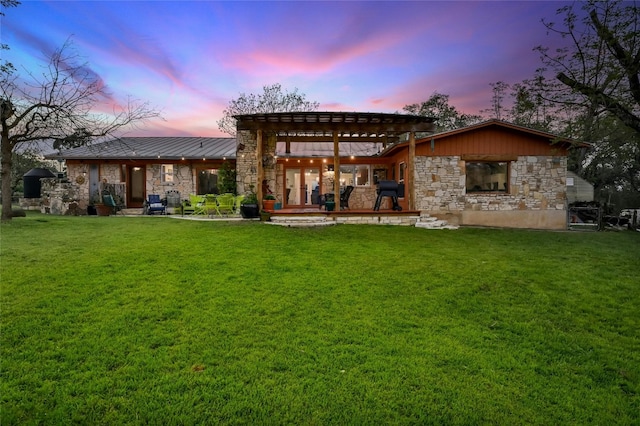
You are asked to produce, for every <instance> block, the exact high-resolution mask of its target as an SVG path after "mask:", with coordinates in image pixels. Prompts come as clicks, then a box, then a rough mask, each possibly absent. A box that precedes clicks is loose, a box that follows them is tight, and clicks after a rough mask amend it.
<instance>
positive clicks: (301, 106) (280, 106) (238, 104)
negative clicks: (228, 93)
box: [218, 83, 320, 136]
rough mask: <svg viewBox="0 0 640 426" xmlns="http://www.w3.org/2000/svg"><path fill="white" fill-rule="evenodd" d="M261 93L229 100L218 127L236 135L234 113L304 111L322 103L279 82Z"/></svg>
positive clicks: (313, 108) (243, 94)
mask: <svg viewBox="0 0 640 426" xmlns="http://www.w3.org/2000/svg"><path fill="white" fill-rule="evenodd" d="M262 89H263V92H262V93H261V94H257V95H256V94H253V93H251V94H248V95H247V94H245V93H241V94H240V96H239V97H238V98H237V99H233V100H231V101H230V102H229V106H227V108H225V110H224V111H223V112H222V115H223V117H222V118H221V119H220V120H219V121H218V128H219V129H220V130H222V131H223V132H225V133H227V134H229V135H232V136H235V134H236V119H235V118H233V116H234V115H243V114H258V113H264V114H267V113H272V112H302V111H315V110H317V109H318V107H319V106H320V104H319V103H318V102H311V101H308V100H307V98H306V95H304V94H303V93H300V92H298V89H293V91H292V92H289V91H284V92H283V90H282V86H281V85H280V84H279V83H276V84H272V85H270V86H264V87H263V88H262Z"/></svg>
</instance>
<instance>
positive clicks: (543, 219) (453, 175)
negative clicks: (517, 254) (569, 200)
mask: <svg viewBox="0 0 640 426" xmlns="http://www.w3.org/2000/svg"><path fill="white" fill-rule="evenodd" d="M415 160H416V161H415V189H416V208H417V209H419V210H421V211H424V212H427V213H429V214H431V215H434V216H438V217H444V218H446V219H447V220H450V221H451V218H452V217H453V218H454V222H455V221H458V223H460V224H463V225H486V226H498V225H503V226H504V225H507V226H509V225H513V226H514V227H534V228H535V227H543V228H553V229H561V228H565V227H566V173H567V172H566V170H567V160H566V157H552V156H519V157H518V158H517V160H516V161H512V162H510V165H509V192H508V193H500V192H494V193H491V192H490V193H470V194H467V193H466V183H465V161H463V160H461V158H460V157H458V156H450V157H426V156H421V157H416V159H415ZM489 212H493V213H494V214H492V215H490V214H487V213H489ZM505 212H512V213H505ZM500 213H504V214H500Z"/></svg>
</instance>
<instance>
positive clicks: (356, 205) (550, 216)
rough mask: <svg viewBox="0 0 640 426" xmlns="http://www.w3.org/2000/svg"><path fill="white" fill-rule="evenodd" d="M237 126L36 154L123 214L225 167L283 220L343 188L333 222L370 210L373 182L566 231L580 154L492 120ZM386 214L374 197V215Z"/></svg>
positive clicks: (463, 219)
mask: <svg viewBox="0 0 640 426" xmlns="http://www.w3.org/2000/svg"><path fill="white" fill-rule="evenodd" d="M236 119H237V121H238V134H237V137H236V138H174V137H170V138H121V139H115V140H113V141H109V142H106V143H104V144H97V145H94V146H92V147H85V148H76V149H73V150H69V151H64V152H61V153H57V154H52V155H49V156H47V157H48V158H51V159H64V160H65V161H66V162H67V171H68V178H69V180H70V182H71V183H73V184H74V185H76V186H78V187H79V188H80V189H79V194H80V196H79V198H80V199H82V200H85V202H88V199H89V197H90V194H91V192H92V191H93V190H95V189H96V188H97V185H98V184H99V182H103V181H106V182H114V183H118V184H121V185H123V187H124V188H125V189H124V192H125V194H126V204H127V207H129V208H131V207H140V206H141V205H142V202H143V201H144V199H145V197H146V194H148V193H158V194H161V196H164V195H165V194H167V193H168V192H169V191H174V192H178V193H179V194H180V197H181V198H182V199H185V198H188V194H189V193H198V194H204V193H215V192H217V188H216V176H217V174H218V172H219V169H220V167H222V164H223V163H224V162H228V163H229V164H231V165H233V166H234V167H235V170H236V173H237V180H236V183H237V190H238V193H245V192H247V191H249V190H253V191H255V192H257V193H258V194H259V195H260V196H262V195H263V194H262V193H263V192H264V191H271V192H273V193H274V194H275V195H276V198H277V199H278V200H279V201H280V204H281V205H282V208H283V211H282V212H283V213H284V212H285V211H291V212H293V211H296V210H297V211H300V210H311V209H316V210H317V209H318V208H319V206H320V201H319V200H320V196H321V195H323V194H327V193H338V191H340V190H341V188H344V187H346V186H352V187H353V191H352V193H351V197H350V199H349V210H348V211H347V212H346V213H344V214H348V213H349V211H351V212H354V213H355V212H363V211H371V210H373V208H374V204H375V202H376V198H377V192H376V184H377V183H378V182H379V181H380V180H394V181H397V182H399V183H401V184H403V186H404V188H405V189H404V194H401V197H400V198H399V205H400V207H402V209H403V211H404V212H413V213H414V214H416V215H420V214H429V215H432V216H435V217H437V218H442V219H446V220H448V221H449V222H452V223H454V224H459V225H471V226H498V227H515V228H539V229H566V227H567V189H566V184H567V155H568V152H569V149H571V148H573V147H575V146H581V147H585V146H587V145H586V144H584V143H576V142H575V141H571V140H567V139H561V138H558V137H557V136H555V135H552V134H549V133H545V132H541V131H538V130H533V129H529V128H525V127H521V126H517V125H514V124H511V123H506V122H503V121H499V120H489V121H486V122H482V123H479V124H476V125H472V126H468V127H465V128H461V129H456V130H453V131H447V132H442V133H437V134H433V133H432V131H433V121H434V120H433V119H432V118H428V117H417V116H408V115H402V114H377V113H333V112H302V113H274V114H251V115H244V116H238V117H236ZM260 198H261V197H260ZM390 207H391V205H390V202H389V200H384V202H383V205H382V209H381V210H385V209H389V208H390ZM338 210H339V208H338Z"/></svg>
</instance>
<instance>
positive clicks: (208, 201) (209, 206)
mask: <svg viewBox="0 0 640 426" xmlns="http://www.w3.org/2000/svg"><path fill="white" fill-rule="evenodd" d="M217 198H218V197H217V196H216V195H214V194H207V195H205V196H204V211H205V213H204V214H208V215H213V214H215V213H216V212H217V210H218V201H217Z"/></svg>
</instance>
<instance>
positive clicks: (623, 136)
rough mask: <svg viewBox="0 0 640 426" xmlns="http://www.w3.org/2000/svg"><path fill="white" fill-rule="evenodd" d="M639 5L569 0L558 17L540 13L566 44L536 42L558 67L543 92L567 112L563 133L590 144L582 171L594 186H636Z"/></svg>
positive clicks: (639, 178)
mask: <svg viewBox="0 0 640 426" xmlns="http://www.w3.org/2000/svg"><path fill="white" fill-rule="evenodd" d="M639 10H640V9H639V7H638V6H637V4H636V3H635V2H623V1H618V0H611V1H594V0H592V1H588V2H583V3H574V4H571V5H569V6H566V7H563V8H561V9H559V10H558V14H559V15H562V16H563V20H562V24H561V25H556V24H555V23H553V22H549V21H543V23H544V24H545V26H546V28H547V30H548V32H549V33H550V34H556V35H559V36H560V37H561V39H562V40H565V41H566V42H567V44H566V46H564V47H562V48H560V49H556V50H550V49H549V48H546V47H537V48H536V50H538V52H540V54H541V59H542V61H543V63H544V65H545V67H546V69H547V70H549V71H551V72H553V73H554V74H555V77H556V81H555V84H554V83H553V82H550V84H549V85H548V86H547V88H546V91H545V93H544V97H545V99H547V100H549V101H552V102H554V103H555V104H556V105H559V106H561V107H562V108H564V111H565V112H567V114H566V116H565V117H566V120H565V123H566V128H565V134H567V135H568V136H572V137H576V138H580V139H582V140H586V141H591V142H592V143H593V144H594V149H593V151H592V152H590V153H589V154H588V155H587V156H585V157H584V159H583V160H584V161H583V162H582V164H580V166H581V167H580V170H579V172H580V173H581V174H583V176H585V177H586V178H587V179H589V180H591V181H592V182H594V183H595V186H596V189H597V190H598V188H600V189H603V188H608V190H610V191H635V192H636V193H637V192H638V191H640V78H639V74H640V14H639V13H638V12H639ZM607 198H608V197H607Z"/></svg>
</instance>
